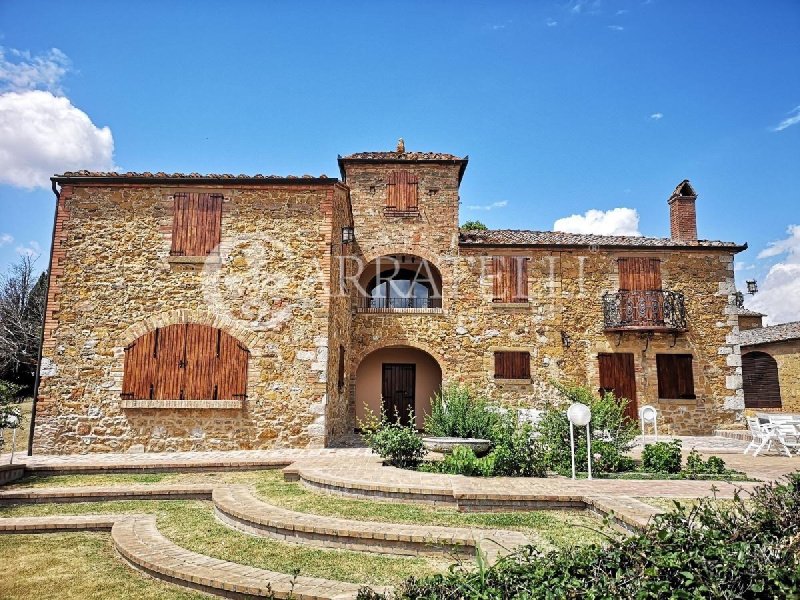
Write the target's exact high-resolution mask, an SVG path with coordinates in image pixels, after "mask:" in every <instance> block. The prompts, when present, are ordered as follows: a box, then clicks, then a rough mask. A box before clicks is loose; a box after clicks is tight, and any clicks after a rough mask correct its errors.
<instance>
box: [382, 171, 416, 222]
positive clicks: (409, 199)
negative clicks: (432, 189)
mask: <svg viewBox="0 0 800 600" xmlns="http://www.w3.org/2000/svg"><path fill="white" fill-rule="evenodd" d="M418 183H419V180H418V179H417V176H416V175H414V174H413V173H409V172H408V171H392V172H391V173H389V178H388V179H387V180H386V187H387V190H388V193H387V195H386V212H387V213H394V214H398V215H403V214H414V213H417V212H418V211H419V202H418V200H417V188H418Z"/></svg>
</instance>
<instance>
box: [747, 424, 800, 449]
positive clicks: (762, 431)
mask: <svg viewBox="0 0 800 600" xmlns="http://www.w3.org/2000/svg"><path fill="white" fill-rule="evenodd" d="M747 427H748V428H749V429H750V435H751V436H752V439H751V440H750V444H749V445H748V446H747V448H745V449H744V452H743V454H747V453H748V452H749V451H750V450H751V449H753V448H755V452H753V456H758V453H759V452H761V451H762V450H763V449H764V448H765V447H766V448H767V450H769V449H771V448H772V443H773V442H777V443H778V444H780V445H781V446H783V451H784V452H786V456H791V455H792V453H791V452H790V451H789V448H788V447H787V445H786V443H785V442H784V440H782V439H781V437H782V436H781V435H779V433H778V431H776V427H775V425H773V424H771V423H761V422H760V421H759V420H758V419H757V418H756V417H748V418H747Z"/></svg>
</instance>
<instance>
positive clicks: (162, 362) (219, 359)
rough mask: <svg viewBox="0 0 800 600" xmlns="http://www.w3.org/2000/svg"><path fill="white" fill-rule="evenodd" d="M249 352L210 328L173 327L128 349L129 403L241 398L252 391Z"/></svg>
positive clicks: (126, 396)
mask: <svg viewBox="0 0 800 600" xmlns="http://www.w3.org/2000/svg"><path fill="white" fill-rule="evenodd" d="M248 357H249V352H248V351H247V349H246V348H245V347H244V346H242V345H241V344H240V343H239V342H238V341H237V340H236V339H235V338H234V337H233V336H231V335H229V334H227V333H225V332H224V331H222V330H220V329H216V328H214V327H209V326H207V325H198V324H194V323H183V324H179V325H169V326H167V327H161V328H158V329H156V330H154V331H151V332H149V333H146V334H144V335H143V336H141V337H140V338H138V339H137V340H136V341H135V342H133V343H132V344H131V345H130V346H128V347H127V348H125V367H124V375H123V381H122V398H123V399H125V400H240V399H244V398H245V397H246V392H247V361H248Z"/></svg>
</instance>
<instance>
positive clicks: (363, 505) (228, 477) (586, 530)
mask: <svg viewBox="0 0 800 600" xmlns="http://www.w3.org/2000/svg"><path fill="white" fill-rule="evenodd" d="M188 482H191V483H203V482H205V483H240V484H247V485H251V486H254V488H255V490H256V493H257V494H258V495H259V496H260V497H261V498H263V499H264V500H266V501H267V502H270V503H272V504H275V505H277V506H282V507H284V508H288V509H290V510H295V511H298V512H306V513H313V514H319V515H327V516H331V517H340V518H344V519H357V520H362V521H367V520H369V521H381V522H388V523H415V524H421V525H442V526H448V527H479V528H486V529H497V528H502V529H513V530H517V531H521V532H523V533H525V534H526V535H527V536H528V537H529V538H530V539H531V542H532V543H534V544H536V545H537V546H538V547H540V548H542V549H543V550H544V549H549V548H553V547H565V546H574V545H581V544H588V543H602V542H603V541H604V540H605V539H606V535H607V534H612V535H613V533H612V532H611V530H609V529H608V528H605V529H604V528H603V524H602V521H601V520H600V519H599V518H598V517H596V516H595V515H593V514H592V513H588V512H583V511H568V510H539V511H527V512H508V513H461V512H458V511H457V510H455V509H452V508H439V507H436V508H435V507H432V506H427V505H423V504H403V503H397V502H378V501H369V500H354V499H349V498H342V497H339V496H333V495H328V494H322V493H319V492H314V491H311V490H308V489H306V488H305V487H303V486H302V485H300V484H299V483H287V482H285V481H284V480H283V474H282V473H281V471H278V470H266V471H241V472H235V471H234V472H221V473H145V474H120V475H115V474H110V475H58V476H46V477H27V478H25V479H23V480H21V481H19V482H16V483H15V484H13V485H11V486H8V487H9V488H13V487H56V486H78V485H109V484H115V483H116V484H132V483H138V484H148V483H188Z"/></svg>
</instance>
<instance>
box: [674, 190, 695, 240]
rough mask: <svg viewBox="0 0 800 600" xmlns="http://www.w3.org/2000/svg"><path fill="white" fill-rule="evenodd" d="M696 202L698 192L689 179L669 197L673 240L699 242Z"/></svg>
mask: <svg viewBox="0 0 800 600" xmlns="http://www.w3.org/2000/svg"><path fill="white" fill-rule="evenodd" d="M695 200H697V192H695V191H694V188H693V187H692V185H691V184H690V183H689V180H688V179H684V180H683V181H681V182H680V183H679V184H678V187H676V188H675V191H674V192H672V195H671V196H670V197H669V200H668V201H667V203H668V204H669V229H670V237H671V238H672V239H673V240H680V241H682V242H695V241H697V213H696V212H695V207H694V203H695Z"/></svg>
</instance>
